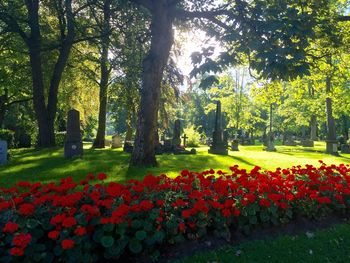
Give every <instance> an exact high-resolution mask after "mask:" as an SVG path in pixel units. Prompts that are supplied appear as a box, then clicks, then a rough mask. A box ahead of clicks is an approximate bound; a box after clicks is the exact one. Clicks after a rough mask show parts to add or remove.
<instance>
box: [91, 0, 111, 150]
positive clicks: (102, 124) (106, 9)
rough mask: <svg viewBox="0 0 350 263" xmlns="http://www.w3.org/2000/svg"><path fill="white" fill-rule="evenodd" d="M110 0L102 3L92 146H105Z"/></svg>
mask: <svg viewBox="0 0 350 263" xmlns="http://www.w3.org/2000/svg"><path fill="white" fill-rule="evenodd" d="M110 5H111V1H110V0H106V1H104V5H103V21H104V25H103V33H102V37H101V45H102V48H101V60H100V61H101V80H100V98H99V99H100V108H99V113H98V128H97V134H96V139H95V141H94V144H93V147H94V148H104V147H105V133H106V114H107V91H108V82H109V69H108V50H109V43H110V38H109V35H110V17H111V7H110Z"/></svg>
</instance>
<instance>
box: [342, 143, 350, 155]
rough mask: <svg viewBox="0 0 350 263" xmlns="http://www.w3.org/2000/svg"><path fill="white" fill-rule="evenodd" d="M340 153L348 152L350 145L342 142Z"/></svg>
mask: <svg viewBox="0 0 350 263" xmlns="http://www.w3.org/2000/svg"><path fill="white" fill-rule="evenodd" d="M341 153H350V145H349V144H342V145H341Z"/></svg>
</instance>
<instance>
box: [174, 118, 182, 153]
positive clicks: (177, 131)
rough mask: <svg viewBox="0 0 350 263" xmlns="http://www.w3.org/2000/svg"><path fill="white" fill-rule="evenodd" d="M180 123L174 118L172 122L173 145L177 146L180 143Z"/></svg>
mask: <svg viewBox="0 0 350 263" xmlns="http://www.w3.org/2000/svg"><path fill="white" fill-rule="evenodd" d="M180 136H181V124H180V120H176V121H175V124H174V136H173V142H172V144H173V146H174V147H178V146H180V145H181V138H180Z"/></svg>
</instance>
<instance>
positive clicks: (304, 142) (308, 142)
mask: <svg viewBox="0 0 350 263" xmlns="http://www.w3.org/2000/svg"><path fill="white" fill-rule="evenodd" d="M301 146H303V147H314V141H312V140H309V139H304V140H301Z"/></svg>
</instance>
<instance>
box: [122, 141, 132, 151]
mask: <svg viewBox="0 0 350 263" xmlns="http://www.w3.org/2000/svg"><path fill="white" fill-rule="evenodd" d="M133 150H134V145H133V142H131V141H125V142H124V146H123V151H124V152H127V153H132V151H133Z"/></svg>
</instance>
